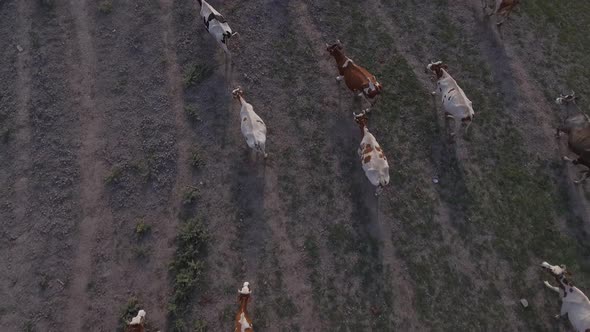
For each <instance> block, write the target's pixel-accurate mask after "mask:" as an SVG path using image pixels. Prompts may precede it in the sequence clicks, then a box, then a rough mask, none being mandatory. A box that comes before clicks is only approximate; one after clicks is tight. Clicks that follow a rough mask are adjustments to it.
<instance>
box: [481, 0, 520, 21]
mask: <svg viewBox="0 0 590 332" xmlns="http://www.w3.org/2000/svg"><path fill="white" fill-rule="evenodd" d="M481 3H482V6H483V11H484V13H485V15H486V16H488V17H489V16H492V15H494V14H495V15H496V17H500V16H501V17H502V20H501V21H499V22H497V23H496V25H497V26H498V28H500V27H501V26H502V24H504V21H506V20H507V19H508V18H509V17H510V14H511V13H512V12H513V11H514V9H515V8H516V6H518V4H519V3H520V0H494V3H493V4H492V5H491V6H490V5H489V1H488V0H481ZM488 8H491V9H492V11H491V12H489V13H487V9H488Z"/></svg>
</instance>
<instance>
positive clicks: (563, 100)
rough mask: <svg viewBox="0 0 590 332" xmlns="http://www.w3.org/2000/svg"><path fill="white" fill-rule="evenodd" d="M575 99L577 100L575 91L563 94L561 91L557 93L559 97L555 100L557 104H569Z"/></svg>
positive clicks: (574, 101)
mask: <svg viewBox="0 0 590 332" xmlns="http://www.w3.org/2000/svg"><path fill="white" fill-rule="evenodd" d="M576 100H578V97H576V93H575V92H573V91H572V93H571V94H569V95H564V94H563V93H561V94H559V97H557V99H555V102H556V103H557V104H558V105H569V104H571V103H574V104H575V103H576Z"/></svg>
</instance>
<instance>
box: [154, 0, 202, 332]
mask: <svg viewBox="0 0 590 332" xmlns="http://www.w3.org/2000/svg"><path fill="white" fill-rule="evenodd" d="M173 5H174V1H173V0H160V6H161V10H162V17H161V20H162V26H163V29H162V33H163V34H162V38H163V41H164V57H165V59H166V75H167V90H168V95H169V100H170V102H171V105H170V106H171V108H172V111H173V113H174V119H175V126H176V146H177V156H176V179H175V181H174V187H173V189H172V195H173V200H172V201H173V202H175V203H174V204H175V205H174V207H173V208H172V209H170V215H169V216H168V220H161V221H160V222H159V223H158V225H157V227H158V229H159V232H158V235H159V236H158V239H157V240H156V244H155V248H156V252H155V253H154V258H155V260H156V261H157V262H161V268H160V269H159V270H160V271H161V272H162V274H163V275H166V271H167V270H168V269H167V266H168V263H167V262H171V261H172V257H173V255H174V247H173V246H172V245H171V243H172V241H173V240H174V237H175V235H176V229H177V225H178V222H177V218H178V216H179V215H180V211H181V209H182V204H183V203H182V200H183V199H182V195H183V193H184V190H185V189H186V188H187V186H188V185H191V184H192V176H191V172H190V168H189V157H190V149H191V139H192V137H193V135H192V133H191V131H190V129H189V128H188V125H187V119H186V116H185V113H184V105H185V104H184V97H183V85H182V73H181V71H180V67H179V65H178V59H177V54H176V49H175V44H174V42H175V41H176V31H175V29H174V25H173V22H174V20H173ZM164 262H166V263H164ZM155 286H157V287H156V289H155V290H154V291H153V292H149V293H150V294H154V293H155V294H157V297H158V298H162V299H166V298H168V296H169V293H170V291H171V289H170V284H169V282H168V280H167V279H165V280H163V281H162V283H161V284H159V285H155ZM166 304H167V302H163V303H160V305H162V308H153V309H152V310H151V311H152V312H154V316H153V319H154V321H156V322H162V323H163V322H167V320H166V315H167V312H166V310H164V309H163V308H165V306H166ZM164 330H168V327H167V325H165V327H164Z"/></svg>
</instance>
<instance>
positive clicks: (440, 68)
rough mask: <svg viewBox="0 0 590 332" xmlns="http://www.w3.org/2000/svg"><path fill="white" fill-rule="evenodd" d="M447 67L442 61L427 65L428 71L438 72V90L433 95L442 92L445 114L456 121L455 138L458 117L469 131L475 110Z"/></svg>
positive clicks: (453, 132)
mask: <svg viewBox="0 0 590 332" xmlns="http://www.w3.org/2000/svg"><path fill="white" fill-rule="evenodd" d="M445 69H448V66H447V65H445V64H443V63H442V61H438V62H433V63H430V64H429V65H428V66H427V67H426V70H427V71H428V70H430V71H432V72H434V73H435V74H436V78H437V83H436V85H437V90H436V91H433V92H432V95H436V93H440V94H441V97H442V104H443V108H444V111H445V116H446V118H450V119H452V120H453V123H454V128H453V129H452V131H451V138H453V137H454V136H455V130H456V128H457V119H460V120H461V122H462V123H463V124H465V133H467V129H468V128H469V125H470V124H471V122H472V121H473V117H474V115H475V112H473V106H472V103H471V100H469V98H467V96H466V95H465V92H464V91H463V89H461V87H460V86H459V84H457V81H455V79H453V77H451V75H449V73H447V71H446V70H445Z"/></svg>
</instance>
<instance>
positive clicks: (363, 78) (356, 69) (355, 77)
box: [344, 63, 377, 91]
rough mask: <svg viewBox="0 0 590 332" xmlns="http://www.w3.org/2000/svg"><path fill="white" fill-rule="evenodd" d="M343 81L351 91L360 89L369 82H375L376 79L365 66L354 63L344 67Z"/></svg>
mask: <svg viewBox="0 0 590 332" xmlns="http://www.w3.org/2000/svg"><path fill="white" fill-rule="evenodd" d="M344 81H345V82H346V86H347V87H348V88H349V89H350V90H352V91H362V90H363V89H364V88H366V87H367V86H369V82H373V84H377V79H376V78H375V76H373V75H372V74H371V73H369V72H368V71H367V70H366V69H365V68H363V67H361V66H358V65H356V64H354V63H351V64H349V65H348V66H347V67H346V68H344Z"/></svg>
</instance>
